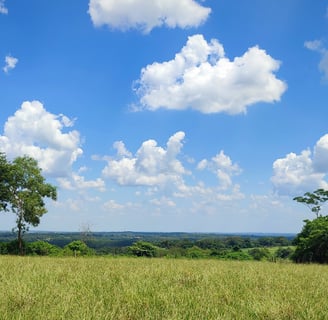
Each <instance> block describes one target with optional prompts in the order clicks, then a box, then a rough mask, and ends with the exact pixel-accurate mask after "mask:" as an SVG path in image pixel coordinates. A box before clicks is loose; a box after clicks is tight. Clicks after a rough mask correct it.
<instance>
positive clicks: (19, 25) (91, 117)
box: [0, 0, 328, 233]
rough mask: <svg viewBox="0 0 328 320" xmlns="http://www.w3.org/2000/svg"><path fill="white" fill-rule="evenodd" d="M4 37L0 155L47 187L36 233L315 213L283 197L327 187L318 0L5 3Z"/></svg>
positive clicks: (243, 225) (5, 222)
mask: <svg viewBox="0 0 328 320" xmlns="http://www.w3.org/2000/svg"><path fill="white" fill-rule="evenodd" d="M0 39H1V40H0V41H1V43H0V152H4V153H6V155H7V158H8V159H9V160H12V159H14V158H15V157H18V156H23V155H28V156H31V157H33V158H35V159H36V160H37V161H38V164H39V166H40V168H41V169H42V173H43V175H44V176H45V177H46V179H47V182H49V183H52V184H53V185H56V186H57V190H58V200H57V201H47V202H46V206H47V209H48V213H47V214H45V215H44V216H43V217H42V219H41V223H40V225H39V226H38V227H37V228H35V229H33V230H47V231H79V230H81V229H83V228H86V227H88V229H90V230H92V231H151V232H175V231H181V232H220V233H232V232H263V233H268V232H270V233H296V232H299V231H300V229H301V228H302V225H303V220H304V219H307V218H309V219H310V218H314V216H313V214H312V213H311V212H310V210H309V209H308V208H306V207H305V206H302V205H301V204H299V203H295V201H293V197H295V196H299V195H303V194H304V193H305V192H307V191H314V190H316V189H318V188H326V189H328V104H327V103H328V0H321V1H313V0H265V1H264V0H204V1H194V0H180V1H175V0H154V1H148V0H120V1H116V0H79V1H77V0H75V1H67V0H57V1H44V0H30V1H20V0H0ZM14 226H15V217H14V215H13V214H12V213H3V212H1V213H0V230H11V229H12V228H13V227H14Z"/></svg>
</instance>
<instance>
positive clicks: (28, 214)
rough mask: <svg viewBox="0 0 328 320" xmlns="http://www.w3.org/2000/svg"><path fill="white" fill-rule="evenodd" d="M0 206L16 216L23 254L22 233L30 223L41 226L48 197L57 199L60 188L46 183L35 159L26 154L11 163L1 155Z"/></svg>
mask: <svg viewBox="0 0 328 320" xmlns="http://www.w3.org/2000/svg"><path fill="white" fill-rule="evenodd" d="M0 170H1V178H0V180H1V181H0V209H1V210H9V211H11V212H12V213H14V214H15V215H16V231H17V240H18V247H19V250H20V252H21V253H22V248H23V242H22V236H23V233H24V232H25V231H28V228H29V226H30V225H32V226H37V225H38V224H39V223H40V218H41V216H42V215H43V214H45V213H46V212H47V209H46V207H45V202H44V198H51V199H53V200H56V199H57V190H56V187H54V186H52V185H51V184H49V183H46V182H45V178H44V177H43V176H42V172H41V169H40V168H39V167H38V163H37V161H36V160H35V159H33V158H31V157H28V156H23V157H17V158H15V159H14V160H13V161H12V162H8V161H7V159H6V157H5V155H3V154H1V156H0Z"/></svg>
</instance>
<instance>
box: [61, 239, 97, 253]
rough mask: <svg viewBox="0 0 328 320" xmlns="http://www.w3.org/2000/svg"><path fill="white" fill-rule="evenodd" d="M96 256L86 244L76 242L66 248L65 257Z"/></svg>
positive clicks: (79, 241)
mask: <svg viewBox="0 0 328 320" xmlns="http://www.w3.org/2000/svg"><path fill="white" fill-rule="evenodd" d="M93 254H94V250H92V249H90V248H89V247H88V246H87V245H86V244H85V242H83V241H81V240H75V241H72V242H70V243H69V244H67V245H66V246H65V247H64V255H68V256H87V255H88V256H90V255H93Z"/></svg>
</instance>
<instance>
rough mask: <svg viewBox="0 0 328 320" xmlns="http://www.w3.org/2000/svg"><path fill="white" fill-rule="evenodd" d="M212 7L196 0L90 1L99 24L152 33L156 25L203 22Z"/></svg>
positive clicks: (91, 13) (183, 24)
mask: <svg viewBox="0 0 328 320" xmlns="http://www.w3.org/2000/svg"><path fill="white" fill-rule="evenodd" d="M210 11H211V10H210V9H209V8H205V7H203V6H201V5H199V4H198V3H197V2H195V1H194V0H179V1H175V0H152V1H149V0H119V1H117V0H90V2H89V14H90V16H91V19H92V22H93V23H94V25H96V26H101V25H108V26H109V27H111V28H117V29H121V30H127V29H131V28H137V29H141V30H143V31H144V32H146V33H147V32H150V31H151V30H152V29H153V28H154V27H159V26H162V25H166V26H168V27H169V28H175V27H180V28H186V27H194V26H198V25H199V24H201V23H202V22H204V21H205V20H206V19H207V17H208V15H209V13H210Z"/></svg>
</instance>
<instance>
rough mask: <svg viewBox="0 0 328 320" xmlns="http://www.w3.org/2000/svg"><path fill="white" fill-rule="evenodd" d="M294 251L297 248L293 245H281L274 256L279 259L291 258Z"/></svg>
mask: <svg viewBox="0 0 328 320" xmlns="http://www.w3.org/2000/svg"><path fill="white" fill-rule="evenodd" d="M294 251H295V250H294V249H293V248H291V247H281V248H278V249H277V250H276V251H275V253H274V257H275V258H278V259H290V258H291V257H292V255H293V254H294Z"/></svg>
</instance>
